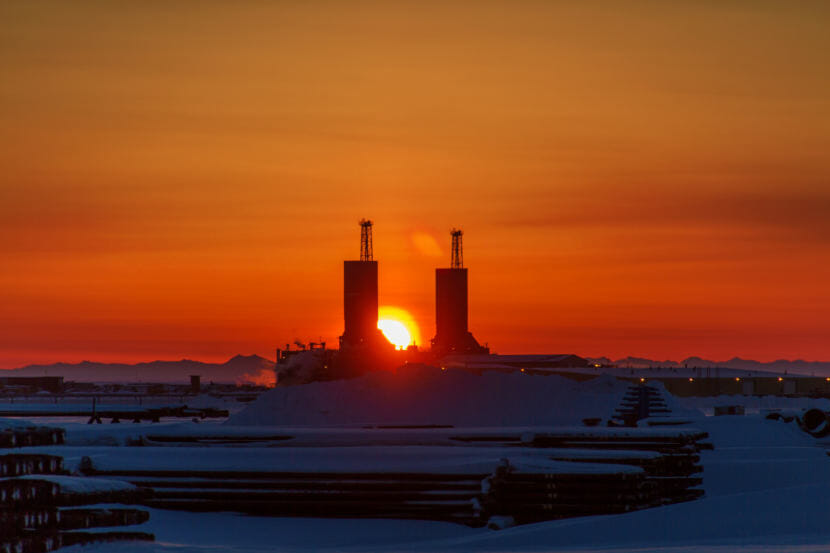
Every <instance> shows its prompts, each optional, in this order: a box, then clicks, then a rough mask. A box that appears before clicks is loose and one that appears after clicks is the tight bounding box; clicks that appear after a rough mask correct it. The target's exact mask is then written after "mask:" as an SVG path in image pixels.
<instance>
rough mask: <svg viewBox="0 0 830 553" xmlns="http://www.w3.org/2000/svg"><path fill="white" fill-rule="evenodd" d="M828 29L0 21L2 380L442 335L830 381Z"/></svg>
mask: <svg viewBox="0 0 830 553" xmlns="http://www.w3.org/2000/svg"><path fill="white" fill-rule="evenodd" d="M828 25H830V4H828V3H825V2H819V1H815V2H809V1H807V2H777V1H776V2H773V1H763V0H759V1H757V2H743V1H737V0H736V1H728V0H727V1H723V2H698V1H693V0H687V1H683V0H681V1H677V2H658V1H632V2H626V3H624V4H622V5H621V4H619V3H617V2H614V1H611V0H608V1H592V0H589V1H586V2H578V3H571V2H555V1H554V2H542V1H529V0H528V1H517V2H509V1H506V0H504V1H486V0H485V1H482V2H461V1H452V0H450V1H448V2H440V3H439V2H434V3H433V2H426V3H425V2H416V1H409V2H398V1H391V2H380V1H378V2H315V3H306V2H293V1H285V2H254V1H241V2H234V3H227V2H218V1H206V2H191V1H181V2H123V3H108V2H97V1H85V0H81V1H77V2H62V1H55V2H41V1H36V0H35V1H29V2H4V3H2V4H0V65H2V67H3V78H2V79H0V267H2V268H0V320H2V333H0V368H12V367H15V366H21V365H24V364H28V363H50V362H56V361H67V362H76V361H80V360H83V359H91V360H96V361H124V362H135V361H146V360H153V359H159V358H161V359H178V358H183V357H187V358H193V359H199V360H205V361H224V360H226V359H227V358H229V357H231V356H233V355H235V354H237V353H246V354H247V353H258V354H260V355H263V356H266V357H269V358H273V348H275V347H278V346H282V345H284V344H285V343H287V342H293V341H294V340H295V339H300V340H302V341H310V340H313V341H318V340H319V339H320V338H322V339H323V340H326V341H327V342H328V343H329V344H336V342H337V336H338V335H339V334H340V333H341V332H342V325H343V321H342V298H341V293H342V282H341V279H342V260H344V259H354V258H356V257H357V253H358V237H359V230H358V227H357V224H356V223H357V221H358V219H360V218H361V217H369V218H371V219H373V220H374V221H375V234H374V250H375V258H376V259H378V260H379V262H380V303H381V304H382V305H390V306H397V307H400V308H402V309H404V310H406V311H408V312H409V313H411V314H412V316H413V317H414V319H415V321H417V325H418V327H419V328H420V329H421V333H422V340H424V341H425V342H428V340H429V338H431V337H432V335H433V334H434V299H433V293H434V274H433V270H434V268H435V267H439V266H448V264H449V233H448V231H449V229H450V228H451V227H454V226H459V227H461V228H463V229H464V231H465V235H464V246H465V261H466V266H467V267H469V269H470V329H471V331H472V332H473V334H474V335H475V336H476V337H477V338H478V339H479V341H481V342H482V343H484V342H487V343H488V344H489V345H490V347H491V349H493V350H494V351H496V352H498V353H520V352H526V353H575V354H578V355H583V356H600V355H606V356H609V357H612V358H617V357H622V356H626V355H635V356H642V357H649V358H653V359H669V358H670V359H675V360H680V359H682V358H684V357H687V356H691V355H700V356H702V357H707V358H711V359H716V360H723V359H727V358H729V357H732V356H735V355H737V356H741V357H747V358H755V359H758V360H762V361H770V360H774V359H778V358H804V359H808V360H830V340H829V339H828V336H830V317H828V313H830V295H828V286H827V283H828V281H830V255H828V254H829V253H830V217H828V213H830V156H828V152H830V93H828V91H830V71H828V70H827V67H828V52H830V33H827V28H828Z"/></svg>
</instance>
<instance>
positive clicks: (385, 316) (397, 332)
mask: <svg viewBox="0 0 830 553" xmlns="http://www.w3.org/2000/svg"><path fill="white" fill-rule="evenodd" d="M378 328H379V329H380V331H381V332H383V335H384V336H386V339H387V340H389V341H390V342H392V344H393V345H394V346H395V347H396V348H397V349H405V348H406V347H407V346H409V345H411V344H417V343H418V341H419V339H420V335H419V334H418V325H417V324H415V319H413V318H412V315H410V314H409V312H408V311H406V310H405V309H401V308H400V307H389V306H383V307H381V308H379V309H378Z"/></svg>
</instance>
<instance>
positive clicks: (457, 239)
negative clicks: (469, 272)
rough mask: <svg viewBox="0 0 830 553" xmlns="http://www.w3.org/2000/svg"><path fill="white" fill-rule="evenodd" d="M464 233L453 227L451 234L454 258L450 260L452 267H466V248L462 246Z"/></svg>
mask: <svg viewBox="0 0 830 553" xmlns="http://www.w3.org/2000/svg"><path fill="white" fill-rule="evenodd" d="M462 234H464V233H463V232H461V231H460V230H458V229H452V230H451V231H450V236H452V259H451V260H450V268H451V269H463V268H464V250H463V249H462V247H461V235H462Z"/></svg>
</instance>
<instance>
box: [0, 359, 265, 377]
mask: <svg viewBox="0 0 830 553" xmlns="http://www.w3.org/2000/svg"><path fill="white" fill-rule="evenodd" d="M192 374H198V375H199V376H201V378H202V383H203V384H207V383H209V382H217V383H218V382H222V383H237V384H244V383H251V384H268V383H270V384H273V382H274V362H273V361H269V360H268V359H265V358H264V357H260V356H259V355H237V356H235V357H232V358H231V359H229V360H227V361H226V362H224V363H202V362H201V361H192V360H190V359H182V360H181V361H152V362H149V363H136V364H135V365H127V364H124V363H95V362H93V361H82V362H80V363H74V364H73V363H55V364H53V365H28V366H26V367H22V368H19V369H10V370H5V371H2V370H0V375H2V376H63V377H64V380H65V381H72V380H74V381H78V382H169V383H181V384H184V383H186V382H189V380H190V375H192Z"/></svg>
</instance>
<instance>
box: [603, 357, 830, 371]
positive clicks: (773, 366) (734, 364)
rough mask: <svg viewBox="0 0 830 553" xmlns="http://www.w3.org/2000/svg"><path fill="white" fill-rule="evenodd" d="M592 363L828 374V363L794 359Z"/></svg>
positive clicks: (629, 359)
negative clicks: (765, 361) (766, 361)
mask: <svg viewBox="0 0 830 553" xmlns="http://www.w3.org/2000/svg"><path fill="white" fill-rule="evenodd" d="M588 360H589V361H591V362H592V363H600V364H603V365H616V366H618V367H625V368H629V367H630V368H632V369H647V368H650V367H655V368H656V367H665V368H684V367H688V368H690V369H691V368H698V367H703V368H707V367H720V368H727V369H738V370H744V371H768V372H785V371H786V372H789V373H794V374H805V375H811V374H816V375H827V374H830V362H828V361H804V360H801V359H796V360H794V361H791V360H788V359H779V360H777V361H770V362H768V363H762V362H761V361H753V360H752V359H741V358H740V357H733V358H732V359H729V360H728V361H710V360H709V359H703V358H701V357H689V358H687V359H684V360H683V361H671V360H666V361H658V360H654V359H644V358H642V357H624V358H622V359H617V360H611V359H609V358H607V357H596V358H588Z"/></svg>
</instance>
